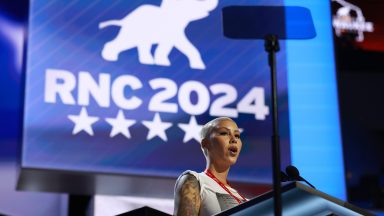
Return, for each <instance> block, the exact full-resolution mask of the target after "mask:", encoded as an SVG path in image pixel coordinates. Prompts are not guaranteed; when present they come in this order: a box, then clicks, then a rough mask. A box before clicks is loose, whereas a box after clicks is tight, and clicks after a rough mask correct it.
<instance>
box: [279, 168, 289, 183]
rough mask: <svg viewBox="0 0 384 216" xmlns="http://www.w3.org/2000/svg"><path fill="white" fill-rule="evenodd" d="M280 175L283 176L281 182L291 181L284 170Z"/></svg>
mask: <svg viewBox="0 0 384 216" xmlns="http://www.w3.org/2000/svg"><path fill="white" fill-rule="evenodd" d="M280 176H281V178H280V180H281V182H287V181H291V179H290V178H289V177H288V176H287V174H285V172H283V171H280Z"/></svg>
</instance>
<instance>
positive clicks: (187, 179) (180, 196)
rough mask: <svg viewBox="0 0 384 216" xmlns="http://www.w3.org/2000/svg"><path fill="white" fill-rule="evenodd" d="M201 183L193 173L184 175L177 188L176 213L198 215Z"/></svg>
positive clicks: (184, 215)
mask: <svg viewBox="0 0 384 216" xmlns="http://www.w3.org/2000/svg"><path fill="white" fill-rule="evenodd" d="M200 202H201V200H200V185H199V182H198V181H197V179H196V177H195V176H193V175H191V174H186V175H183V176H182V177H181V178H180V180H179V182H178V184H177V185H176V189H175V210H174V215H176V216H178V215H182V216H197V215H199V209H200Z"/></svg>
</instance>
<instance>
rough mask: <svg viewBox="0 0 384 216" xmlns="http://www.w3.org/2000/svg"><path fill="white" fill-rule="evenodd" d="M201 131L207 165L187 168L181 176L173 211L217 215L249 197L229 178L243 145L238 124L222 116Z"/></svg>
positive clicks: (207, 124)
mask: <svg viewBox="0 0 384 216" xmlns="http://www.w3.org/2000/svg"><path fill="white" fill-rule="evenodd" d="M200 135H201V136H200V137H201V142H200V144H201V149H202V150H203V154H204V156H205V158H206V169H205V171H204V172H200V173H197V172H195V171H191V170H187V171H185V172H183V173H182V174H181V175H180V176H179V178H178V179H177V181H176V184H175V209H174V215H183V216H185V215H200V216H205V215H214V214H217V213H219V212H221V211H224V210H226V209H228V208H231V207H234V206H236V205H238V204H240V203H242V202H244V201H247V199H246V198H245V197H244V196H242V195H241V194H240V193H239V192H238V191H237V190H235V189H234V188H233V187H231V186H230V184H229V183H228V181H227V176H228V172H229V169H230V167H231V166H232V165H234V164H235V163H236V161H237V158H238V157H239V154H240V151H241V147H242V143H241V139H240V130H239V128H238V127H237V124H236V123H235V122H234V121H233V120H232V119H230V118H227V117H219V118H216V119H213V120H212V121H210V122H208V123H206V124H205V125H204V126H203V128H202V130H201V133H200Z"/></svg>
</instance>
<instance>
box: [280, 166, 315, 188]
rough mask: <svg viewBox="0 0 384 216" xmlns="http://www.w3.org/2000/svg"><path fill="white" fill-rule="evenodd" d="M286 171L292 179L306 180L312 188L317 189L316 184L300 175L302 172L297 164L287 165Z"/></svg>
mask: <svg viewBox="0 0 384 216" xmlns="http://www.w3.org/2000/svg"><path fill="white" fill-rule="evenodd" d="M285 172H286V173H287V175H288V177H289V178H290V179H291V180H295V181H304V182H305V183H307V184H308V185H309V186H311V187H312V188H314V189H316V188H315V186H313V185H312V184H311V183H309V182H308V181H307V180H305V179H304V178H303V177H301V176H300V172H299V170H298V169H297V168H296V167H295V166H292V165H289V166H287V167H286V168H285Z"/></svg>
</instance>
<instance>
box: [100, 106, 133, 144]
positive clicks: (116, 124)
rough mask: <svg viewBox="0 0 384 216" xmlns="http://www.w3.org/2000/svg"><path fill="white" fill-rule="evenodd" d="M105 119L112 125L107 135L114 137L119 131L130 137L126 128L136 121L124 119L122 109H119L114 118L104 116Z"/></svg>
mask: <svg viewBox="0 0 384 216" xmlns="http://www.w3.org/2000/svg"><path fill="white" fill-rule="evenodd" d="M105 121H106V122H108V123H109V124H110V125H111V126H112V130H111V133H110V134H109V137H114V136H116V135H117V134H119V133H121V134H123V135H124V136H125V137H127V138H131V134H130V133H129V130H128V128H129V127H130V126H132V125H134V124H135V123H136V121H135V120H130V119H125V116H124V113H123V111H122V110H119V112H118V114H117V116H116V118H105Z"/></svg>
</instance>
